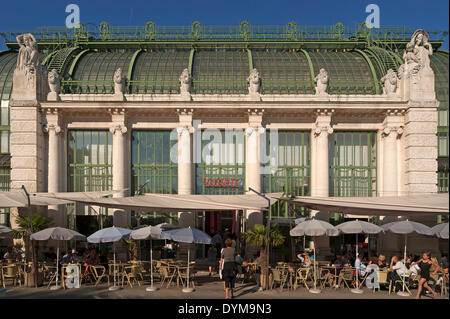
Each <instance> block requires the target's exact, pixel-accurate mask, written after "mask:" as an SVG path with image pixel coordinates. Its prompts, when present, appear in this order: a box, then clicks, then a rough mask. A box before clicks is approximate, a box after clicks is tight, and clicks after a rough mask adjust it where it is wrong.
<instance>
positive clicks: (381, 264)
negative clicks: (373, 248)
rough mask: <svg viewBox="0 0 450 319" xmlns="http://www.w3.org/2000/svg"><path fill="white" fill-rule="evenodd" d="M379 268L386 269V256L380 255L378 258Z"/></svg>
mask: <svg viewBox="0 0 450 319" xmlns="http://www.w3.org/2000/svg"><path fill="white" fill-rule="evenodd" d="M378 267H379V268H381V269H382V268H386V267H387V265H386V256H385V255H380V256H378Z"/></svg>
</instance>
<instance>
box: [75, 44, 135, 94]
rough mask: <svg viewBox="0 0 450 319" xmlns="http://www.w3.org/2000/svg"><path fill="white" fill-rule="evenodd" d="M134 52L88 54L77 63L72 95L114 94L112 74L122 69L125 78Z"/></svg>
mask: <svg viewBox="0 0 450 319" xmlns="http://www.w3.org/2000/svg"><path fill="white" fill-rule="evenodd" d="M133 53H134V51H125V52H98V53H97V52H89V53H86V54H85V55H83V57H82V58H81V59H80V61H79V62H78V63H77V65H76V68H75V71H74V74H73V81H74V82H75V83H74V85H73V86H72V92H73V93H114V80H113V77H114V72H116V70H117V68H122V75H123V76H126V74H127V72H128V67H129V65H130V61H131V57H132V56H133Z"/></svg>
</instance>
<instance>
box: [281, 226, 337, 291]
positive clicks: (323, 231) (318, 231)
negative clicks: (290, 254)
mask: <svg viewBox="0 0 450 319" xmlns="http://www.w3.org/2000/svg"><path fill="white" fill-rule="evenodd" d="M289 234H290V235H291V236H293V237H295V236H305V235H306V236H311V237H313V243H314V288H313V289H309V292H311V293H314V294H318V293H320V289H317V280H316V277H317V276H316V242H315V240H314V237H316V236H325V235H326V236H338V235H339V230H337V229H336V228H335V227H334V226H333V225H331V224H330V223H327V222H325V221H323V220H318V219H311V220H307V221H304V222H301V223H299V224H297V226H295V227H294V228H292V229H291V231H290V232H289Z"/></svg>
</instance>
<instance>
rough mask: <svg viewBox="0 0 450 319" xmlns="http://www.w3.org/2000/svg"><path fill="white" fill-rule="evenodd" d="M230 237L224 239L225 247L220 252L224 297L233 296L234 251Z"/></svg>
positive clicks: (234, 278) (234, 277)
mask: <svg viewBox="0 0 450 319" xmlns="http://www.w3.org/2000/svg"><path fill="white" fill-rule="evenodd" d="M231 245H232V242H231V239H230V238H228V239H227V240H225V247H226V248H224V249H223V250H222V253H221V254H220V268H221V269H222V276H223V280H224V281H225V299H229V298H233V289H234V281H235V280H236V262H235V258H236V251H235V249H234V248H233V247H231Z"/></svg>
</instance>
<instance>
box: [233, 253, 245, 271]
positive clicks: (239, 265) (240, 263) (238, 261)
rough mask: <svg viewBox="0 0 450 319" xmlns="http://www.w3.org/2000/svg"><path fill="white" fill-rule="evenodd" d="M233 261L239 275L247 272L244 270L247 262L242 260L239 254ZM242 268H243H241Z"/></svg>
mask: <svg viewBox="0 0 450 319" xmlns="http://www.w3.org/2000/svg"><path fill="white" fill-rule="evenodd" d="M234 261H235V263H236V266H237V269H238V272H239V273H240V274H245V273H246V272H247V270H246V269H245V268H244V267H246V266H247V265H248V264H247V262H246V261H245V260H244V258H242V256H241V253H240V252H237V254H236V257H235V258H234ZM242 266H244V267H242Z"/></svg>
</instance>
